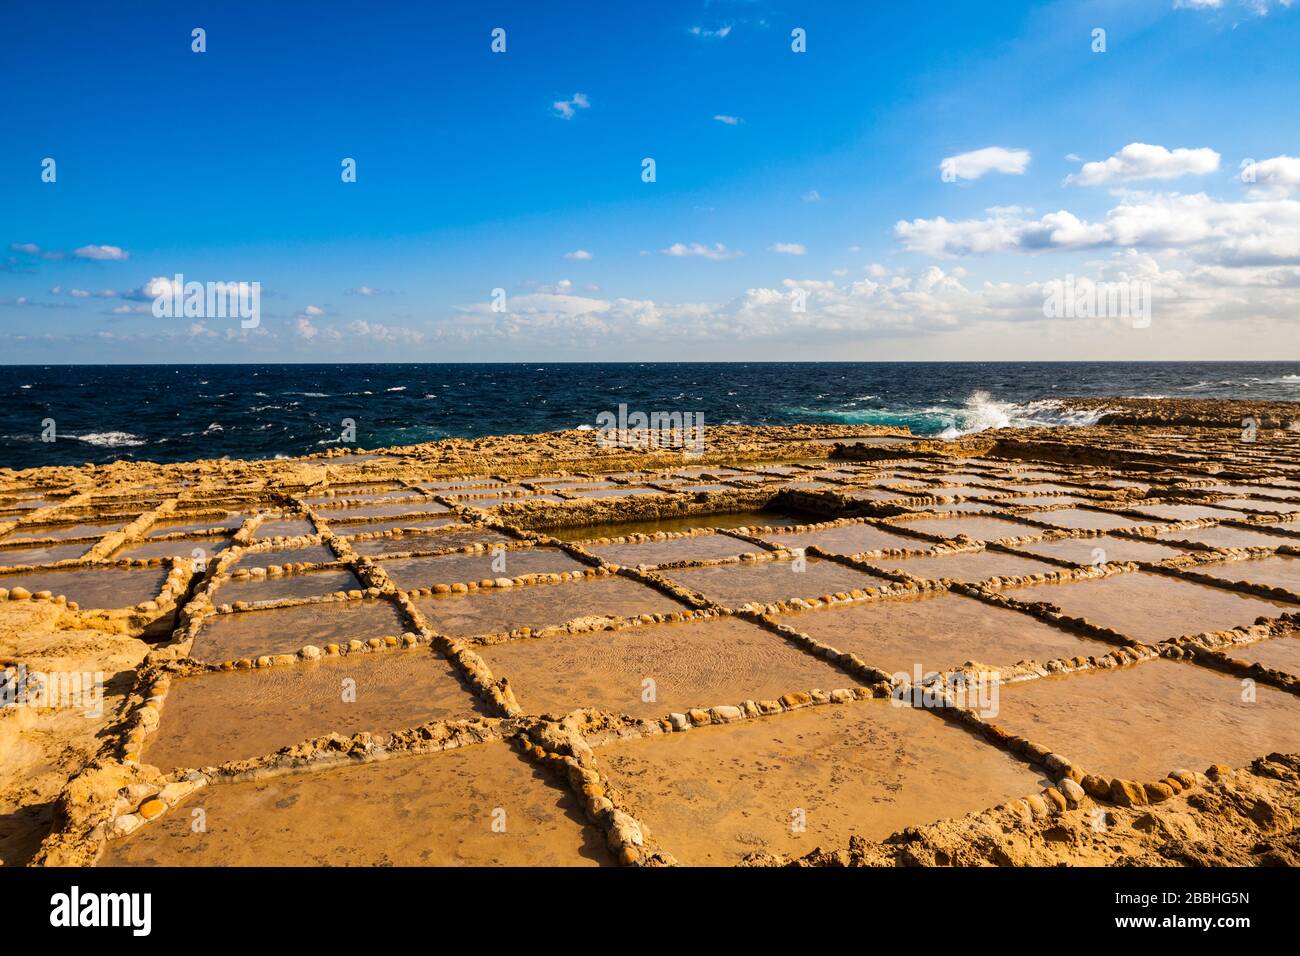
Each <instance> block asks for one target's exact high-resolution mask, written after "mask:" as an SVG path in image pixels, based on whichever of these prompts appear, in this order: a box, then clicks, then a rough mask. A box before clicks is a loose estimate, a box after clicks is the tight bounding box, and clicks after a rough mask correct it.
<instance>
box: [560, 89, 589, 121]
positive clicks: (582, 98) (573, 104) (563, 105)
mask: <svg viewBox="0 0 1300 956" xmlns="http://www.w3.org/2000/svg"><path fill="white" fill-rule="evenodd" d="M590 107H591V101H590V100H589V99H587V94H586V93H574V94H573V96H572V97H570V98H569V99H567V100H556V101H555V102H554V103H552V104H551V108H552V109H553V110H555V114H556V115H557V116H560V117H563V118H564V119H566V120H567V119H573V114H574V111H575V110H585V109H588V108H590Z"/></svg>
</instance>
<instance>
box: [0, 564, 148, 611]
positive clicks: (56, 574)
mask: <svg viewBox="0 0 1300 956" xmlns="http://www.w3.org/2000/svg"><path fill="white" fill-rule="evenodd" d="M166 580H167V572H166V571H165V570H160V569H158V568H93V569H90V568H85V569H82V568H78V569H75V570H70V571H63V570H59V571H26V572H23V573H20V574H6V575H0V588H9V589H10V590H12V589H13V588H15V587H24V588H26V589H27V590H29V591H31V592H32V593H33V594H34V593H36V592H37V591H50V592H52V593H54V594H56V595H58V594H62V595H64V596H65V597H66V598H67V599H68V600H69V601H75V602H76V603H77V604H78V605H79V606H80V607H81V608H82V609H83V610H89V609H109V610H111V609H114V608H127V607H133V606H134V605H136V604H139V603H140V602H142V601H151V600H153V599H154V598H156V597H157V596H158V592H159V591H161V590H162V586H163V583H164V582H165V581H166Z"/></svg>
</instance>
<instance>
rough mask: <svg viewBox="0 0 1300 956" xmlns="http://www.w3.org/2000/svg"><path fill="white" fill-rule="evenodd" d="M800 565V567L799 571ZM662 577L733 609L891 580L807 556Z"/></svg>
mask: <svg viewBox="0 0 1300 956" xmlns="http://www.w3.org/2000/svg"><path fill="white" fill-rule="evenodd" d="M800 567H802V568H803V570H799V568H800ZM664 576H665V577H667V578H668V579H669V580H671V581H674V582H675V583H677V584H680V585H682V586H683V587H687V588H691V589H692V590H694V591H698V592H700V593H701V594H703V595H704V596H705V597H707V598H709V599H710V600H713V601H717V602H718V603H719V604H722V605H724V606H726V607H733V608H734V607H740V606H741V605H742V604H750V603H753V602H755V601H757V602H760V603H763V604H769V603H772V602H774V601H785V600H789V599H790V598H814V597H820V596H822V595H824V594H836V593H838V592H842V591H853V590H861V589H864V588H872V587H881V586H884V585H888V584H892V583H893V582H892V581H889V580H887V579H885V578H881V577H878V576H876V575H874V574H868V573H867V572H866V571H859V570H857V569H856V568H850V567H845V566H844V565H842V564H839V563H837V562H835V561H829V560H825V559H818V558H807V559H805V561H803V562H800V561H793V560H792V561H755V562H742V563H740V564H723V565H714V566H711V567H703V568H678V569H675V570H669V571H665V572H664Z"/></svg>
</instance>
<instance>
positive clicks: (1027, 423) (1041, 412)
mask: <svg viewBox="0 0 1300 956" xmlns="http://www.w3.org/2000/svg"><path fill="white" fill-rule="evenodd" d="M1106 411H1107V410H1106V409H1104V408H1094V409H1087V410H1081V409H1077V408H1070V407H1068V406H1066V405H1064V404H1063V403H1062V402H1059V401H1057V400H1055V399H1047V400H1041V401H1036V402H1000V401H998V400H996V399H995V398H993V397H992V396H991V395H990V394H989V393H988V392H985V391H977V392H972V393H971V394H970V396H969V397H967V399H966V401H965V402H964V403H963V405H962V407H961V408H960V409H957V410H956V411H949V410H947V409H938V408H936V409H927V412H933V413H935V414H942V415H948V416H950V417H951V418H952V419H953V423H952V424H951V425H949V426H948V427H947V428H945V429H944V430H943V431H941V432H940V433H939V437H940V438H943V439H952V438H960V437H962V436H963V435H973V434H975V433H976V432H982V431H987V430H988V429H990V428H1044V427H1050V428H1055V427H1060V426H1079V425H1095V424H1097V422H1099V421H1100V420H1101V417H1102V416H1103V415H1105V414H1106Z"/></svg>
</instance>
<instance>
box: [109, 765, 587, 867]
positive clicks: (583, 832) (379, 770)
mask: <svg viewBox="0 0 1300 956" xmlns="http://www.w3.org/2000/svg"><path fill="white" fill-rule="evenodd" d="M196 808H202V809H203V811H204V821H205V824H206V829H205V831H204V832H202V833H195V832H193V830H192V829H191V826H190V824H191V822H192V820H193V817H192V813H191V811H193V810H194V809H196ZM494 820H504V821H505V823H506V826H505V831H504V832H499V828H497V829H494V828H493V825H492V824H493V822H494ZM611 862H612V860H611V859H610V856H609V853H608V851H607V850H606V849H605V845H604V841H603V839H602V838H601V834H600V832H599V831H598V830H597V829H596V828H595V827H593V826H589V825H588V824H587V823H586V822H585V818H584V817H583V814H582V812H581V807H580V806H579V804H578V802H577V799H576V798H575V797H574V796H573V795H572V792H571V791H570V790H569V789H568V788H567V787H565V786H564V785H563V784H561V783H557V782H555V781H553V780H551V779H550V778H549V777H547V776H546V775H545V773H544V772H543V771H542V770H541V769H540V768H538V767H537V766H535V765H533V764H532V763H530V762H528V761H526V760H525V759H524V758H523V757H521V756H519V755H518V754H517V753H515V752H513V751H511V750H510V749H509V748H508V747H507V745H506V744H504V743H502V742H499V741H492V742H489V743H485V744H475V745H473V746H468V747H464V748H460V749H455V750H449V751H445V752H442V753H434V754H422V755H417V756H406V757H397V758H393V759H389V760H384V761H379V762H377V763H370V764H365V765H362V766H353V767H342V768H338V769H333V770H325V771H320V772H317V773H308V774H298V775H293V776H281V777H276V778H273V779H271V780H267V781H263V782H259V783H238V784H222V785H219V786H210V787H206V788H204V789H203V790H200V791H199V792H198V793H196V794H194V795H193V796H192V797H190V798H189V799H188V800H186V801H185V802H184V803H183V804H181V805H180V806H179V807H178V808H177V809H176V810H173V811H172V812H171V813H168V814H167V815H166V816H164V817H163V818H162V819H160V820H157V821H155V822H153V823H151V824H150V825H149V826H147V827H145V828H143V829H142V830H140V831H139V832H138V833H136V834H135V835H133V836H131V837H129V838H127V839H126V840H123V841H121V842H116V841H115V842H114V843H111V844H109V848H108V851H107V852H106V853H105V855H104V857H103V858H102V860H101V865H103V866H166V865H180V866H252V865H256V866H582V865H586V866H590V865H594V864H609V863H611Z"/></svg>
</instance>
